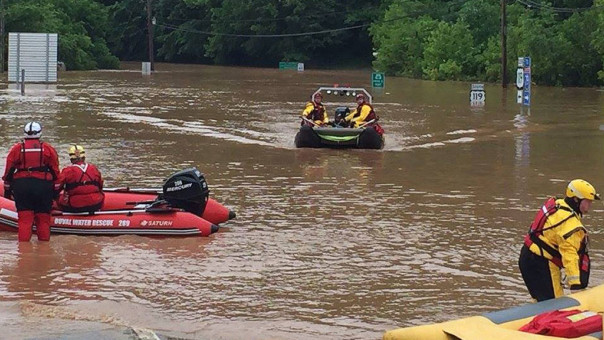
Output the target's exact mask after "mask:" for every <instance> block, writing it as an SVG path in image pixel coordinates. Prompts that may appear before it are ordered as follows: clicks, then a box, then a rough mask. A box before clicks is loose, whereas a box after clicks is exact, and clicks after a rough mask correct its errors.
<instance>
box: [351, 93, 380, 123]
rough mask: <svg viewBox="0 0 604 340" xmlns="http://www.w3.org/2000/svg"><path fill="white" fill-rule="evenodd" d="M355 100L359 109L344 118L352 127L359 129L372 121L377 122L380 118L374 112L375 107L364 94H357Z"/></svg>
mask: <svg viewBox="0 0 604 340" xmlns="http://www.w3.org/2000/svg"><path fill="white" fill-rule="evenodd" d="M355 100H356V102H357V108H356V109H354V110H353V111H352V112H350V114H349V115H347V116H346V117H345V118H344V120H345V121H346V122H347V123H348V125H349V126H350V127H354V128H358V127H360V126H361V125H364V124H365V123H367V122H370V121H372V120H373V121H377V118H378V117H377V115H376V114H375V111H373V106H371V104H369V103H368V102H367V99H366V98H365V95H364V94H363V93H359V94H357V95H356V97H355Z"/></svg>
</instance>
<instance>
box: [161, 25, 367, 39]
mask: <svg viewBox="0 0 604 340" xmlns="http://www.w3.org/2000/svg"><path fill="white" fill-rule="evenodd" d="M370 25H371V24H362V25H354V26H348V27H340V28H335V29H329V30H321V31H313V32H304V33H285V34H235V33H219V32H208V31H199V30H193V29H186V28H180V27H176V26H172V25H162V24H157V26H160V27H164V28H167V29H169V30H173V31H181V32H188V33H197V34H203V35H214V36H220V37H238V38H285V37H302V36H307V35H318V34H326V33H334V32H342V31H349V30H354V29H358V28H362V27H367V26H370Z"/></svg>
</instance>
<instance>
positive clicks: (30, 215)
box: [2, 122, 61, 242]
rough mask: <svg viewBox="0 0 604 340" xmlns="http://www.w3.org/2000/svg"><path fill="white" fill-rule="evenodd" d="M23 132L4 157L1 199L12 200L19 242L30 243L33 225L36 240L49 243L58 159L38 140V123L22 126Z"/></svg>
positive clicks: (56, 184)
mask: <svg viewBox="0 0 604 340" xmlns="http://www.w3.org/2000/svg"><path fill="white" fill-rule="evenodd" d="M24 133H25V136H24V140H23V141H21V142H18V143H16V144H15V145H13V147H12V148H11V149H10V151H9V152H8V155H7V157H6V167H5V168H4V169H5V170H4V176H2V180H3V181H4V197H6V198H11V197H12V198H14V200H15V205H16V207H17V214H18V218H19V221H18V226H19V232H18V235H19V242H29V240H30V239H31V236H32V227H33V225H34V223H35V225H36V228H37V229H36V230H37V235H38V240H39V241H48V240H50V211H51V209H52V201H53V198H54V197H55V194H56V193H58V190H59V187H60V184H61V181H60V172H59V156H58V155H57V152H56V150H55V149H54V148H53V147H52V145H50V144H48V143H46V142H42V141H40V136H41V135H42V126H41V125H40V123H38V122H29V123H27V124H25V128H24Z"/></svg>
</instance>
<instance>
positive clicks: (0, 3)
mask: <svg viewBox="0 0 604 340" xmlns="http://www.w3.org/2000/svg"><path fill="white" fill-rule="evenodd" d="M0 73H4V0H0Z"/></svg>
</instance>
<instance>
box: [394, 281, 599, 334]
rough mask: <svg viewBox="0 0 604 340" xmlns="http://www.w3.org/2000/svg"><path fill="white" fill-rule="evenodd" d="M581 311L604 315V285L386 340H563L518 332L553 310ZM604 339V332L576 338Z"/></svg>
mask: <svg viewBox="0 0 604 340" xmlns="http://www.w3.org/2000/svg"><path fill="white" fill-rule="evenodd" d="M558 309H562V310H567V309H580V310H590V311H593V312H598V313H600V314H601V313H603V312H604V285H600V286H597V287H594V288H591V289H587V290H584V291H581V292H578V293H575V294H571V295H568V296H563V297H560V298H557V299H553V300H548V301H542V302H537V303H532V304H528V305H524V306H520V307H514V308H510V309H506V310H501V311H497V312H492V313H486V314H483V315H481V316H472V317H469V318H464V319H459V320H453V321H447V322H443V323H438V324H432V325H424V326H415V327H407V328H399V329H395V330H391V331H388V332H386V333H385V334H384V337H383V340H457V339H460V340H484V339H490V340H509V339H514V340H525V339H526V340H530V339H535V340H537V339H542V340H543V339H563V338H558V337H552V336H544V335H537V334H531V333H525V332H521V331H518V329H519V328H520V327H522V326H523V325H525V324H527V323H529V322H530V321H531V320H532V319H533V317H535V316H536V315H539V314H541V313H545V312H549V311H553V310H558ZM574 339H579V340H594V339H600V340H601V339H602V332H598V333H593V334H589V335H585V336H582V337H580V338H574Z"/></svg>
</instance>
